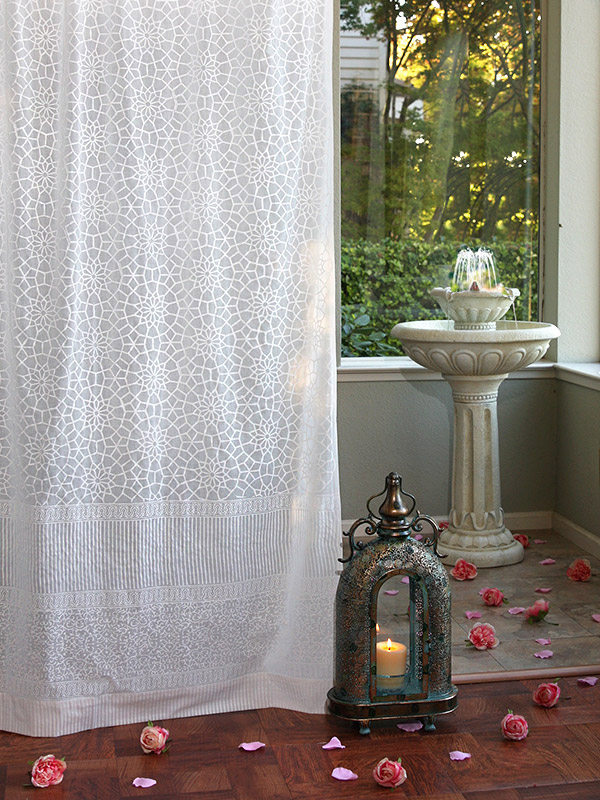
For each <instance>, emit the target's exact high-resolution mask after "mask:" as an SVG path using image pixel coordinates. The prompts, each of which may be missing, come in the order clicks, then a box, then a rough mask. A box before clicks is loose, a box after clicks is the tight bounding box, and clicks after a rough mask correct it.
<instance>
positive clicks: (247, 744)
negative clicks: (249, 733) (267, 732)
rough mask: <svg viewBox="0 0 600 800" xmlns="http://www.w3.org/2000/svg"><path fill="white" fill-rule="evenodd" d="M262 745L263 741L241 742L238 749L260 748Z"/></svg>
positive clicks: (263, 744)
mask: <svg viewBox="0 0 600 800" xmlns="http://www.w3.org/2000/svg"><path fill="white" fill-rule="evenodd" d="M264 746H265V743H264V742H242V743H241V744H240V745H238V750H260V748H261V747H264Z"/></svg>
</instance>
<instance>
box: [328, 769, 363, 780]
mask: <svg viewBox="0 0 600 800" xmlns="http://www.w3.org/2000/svg"><path fill="white" fill-rule="evenodd" d="M331 777H332V778H335V779H336V781H355V780H356V779H357V778H358V775H357V774H356V772H352V770H351V769H346V768H345V767H336V768H335V769H334V770H333V772H332V773H331Z"/></svg>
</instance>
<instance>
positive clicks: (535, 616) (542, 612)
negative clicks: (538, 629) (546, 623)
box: [525, 599, 550, 622]
mask: <svg viewBox="0 0 600 800" xmlns="http://www.w3.org/2000/svg"><path fill="white" fill-rule="evenodd" d="M548 611H550V604H549V603H548V601H547V600H541V599H540V600H536V601H535V603H534V604H533V605H532V606H529V608H526V609H525V619H526V620H527V622H539V621H540V620H542V619H544V617H545V616H546V614H547V613H548Z"/></svg>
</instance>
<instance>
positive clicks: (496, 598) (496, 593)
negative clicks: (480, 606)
mask: <svg viewBox="0 0 600 800" xmlns="http://www.w3.org/2000/svg"><path fill="white" fill-rule="evenodd" d="M479 594H480V595H481V599H482V600H483V602H484V603H485V604H486V606H501V605H502V603H503V602H504V592H501V591H500V589H482V590H481V591H480V592H479Z"/></svg>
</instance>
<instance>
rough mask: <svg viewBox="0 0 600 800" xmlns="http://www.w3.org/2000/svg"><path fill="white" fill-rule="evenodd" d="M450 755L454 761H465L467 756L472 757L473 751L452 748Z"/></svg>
mask: <svg viewBox="0 0 600 800" xmlns="http://www.w3.org/2000/svg"><path fill="white" fill-rule="evenodd" d="M449 755H450V759H451V760H452V761H464V760H465V758H471V753H463V751H462V750H451V751H450V754H449Z"/></svg>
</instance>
